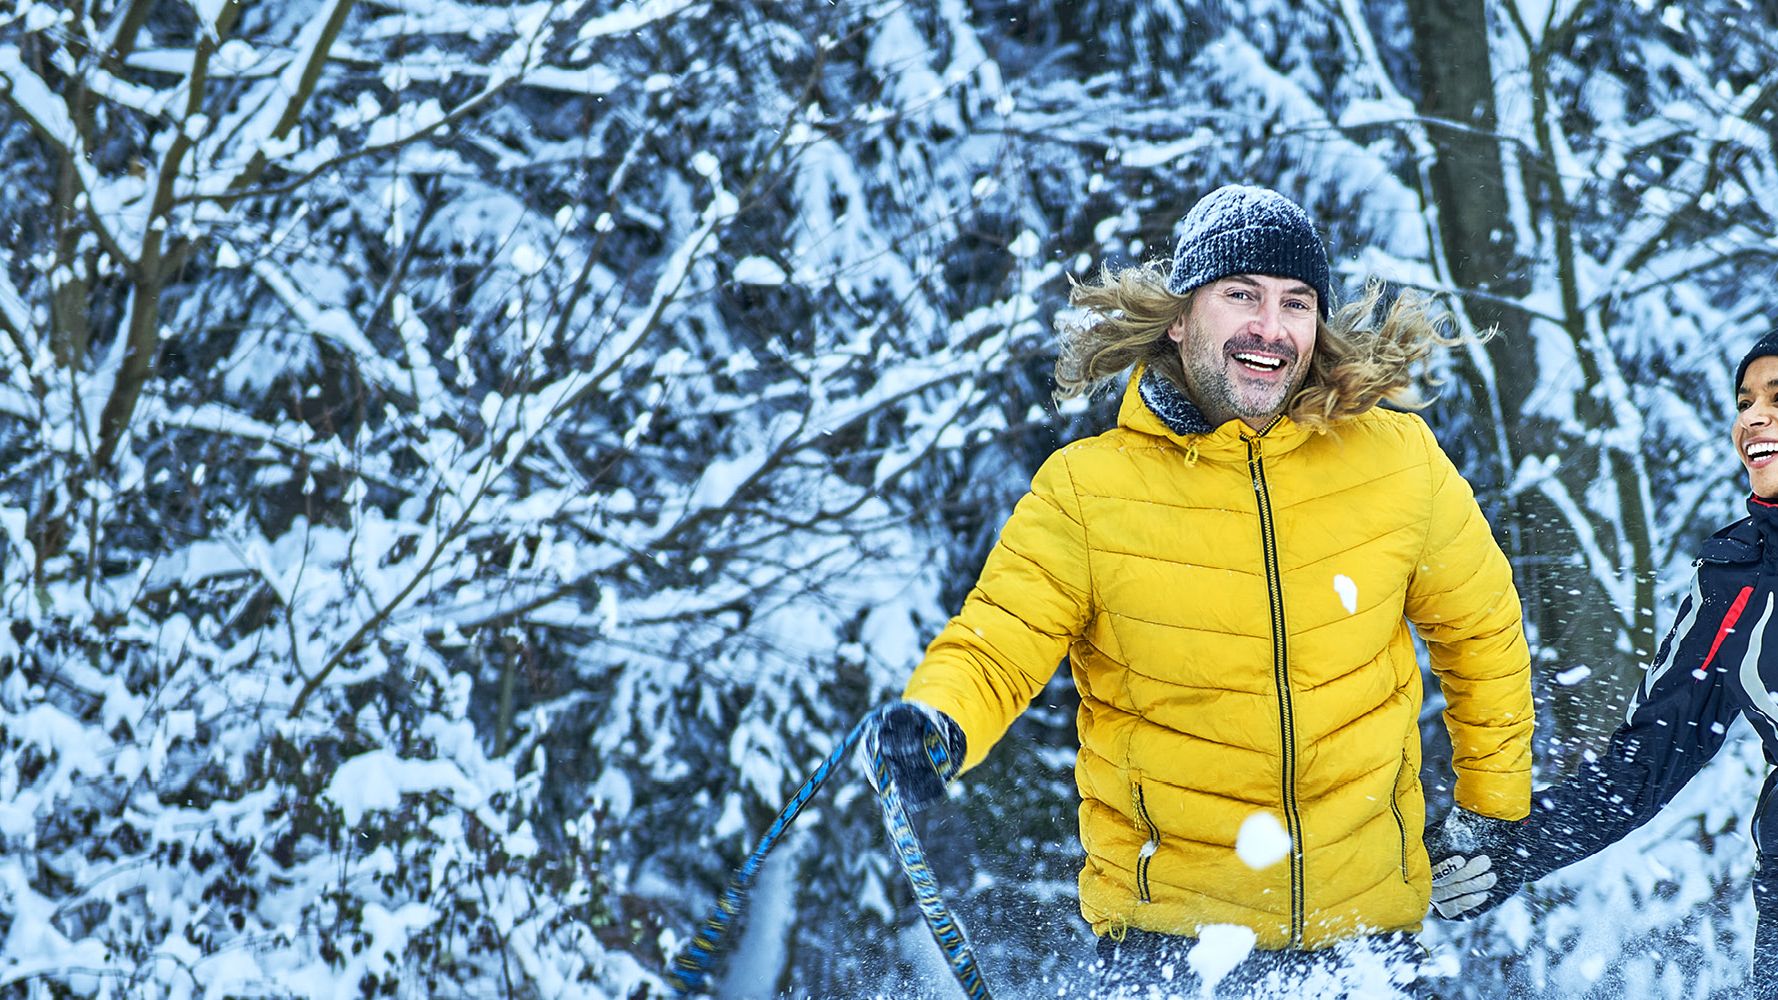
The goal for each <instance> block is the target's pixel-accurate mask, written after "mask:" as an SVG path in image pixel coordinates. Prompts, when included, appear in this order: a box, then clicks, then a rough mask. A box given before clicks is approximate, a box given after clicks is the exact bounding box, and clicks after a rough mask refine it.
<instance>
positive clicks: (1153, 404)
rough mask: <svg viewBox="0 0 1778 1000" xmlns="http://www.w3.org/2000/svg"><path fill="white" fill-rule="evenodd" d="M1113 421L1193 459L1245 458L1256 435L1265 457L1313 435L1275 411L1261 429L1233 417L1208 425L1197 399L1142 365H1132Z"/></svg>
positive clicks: (1242, 459) (1231, 459)
mask: <svg viewBox="0 0 1778 1000" xmlns="http://www.w3.org/2000/svg"><path fill="white" fill-rule="evenodd" d="M1117 423H1118V426H1120V427H1124V428H1127V429H1129V430H1132V431H1136V432H1138V433H1141V434H1151V435H1153V436H1155V437H1162V438H1167V439H1169V440H1171V441H1173V442H1174V443H1176V444H1178V445H1179V446H1180V447H1181V448H1184V449H1185V450H1186V453H1187V454H1188V455H1192V456H1194V458H1193V460H1194V461H1195V460H1196V458H1208V459H1212V460H1216V461H1224V462H1234V461H1239V462H1245V461H1246V460H1247V440H1248V439H1249V438H1254V437H1258V438H1261V439H1262V440H1263V441H1264V442H1265V443H1264V445H1263V446H1262V447H1263V450H1264V453H1265V454H1266V455H1267V456H1273V455H1281V454H1283V453H1285V452H1288V451H1293V450H1295V449H1296V447H1297V446H1298V445H1301V444H1302V443H1303V442H1305V441H1307V440H1308V439H1309V438H1310V437H1312V436H1313V434H1312V433H1311V432H1310V431H1308V430H1306V429H1304V428H1303V427H1302V425H1300V424H1298V423H1296V422H1295V421H1293V420H1291V419H1290V418H1289V417H1285V416H1280V417H1279V418H1278V419H1277V420H1276V421H1274V422H1273V424H1272V426H1270V427H1268V428H1267V429H1266V430H1264V431H1255V430H1254V429H1253V428H1251V427H1249V426H1247V424H1245V423H1244V422H1242V421H1241V420H1239V419H1237V418H1230V419H1229V420H1227V421H1225V422H1224V423H1223V424H1222V426H1220V427H1213V426H1211V424H1210V421H1209V419H1208V418H1206V417H1205V416H1204V414H1203V412H1202V411H1201V410H1199V409H1198V407H1197V404H1196V403H1193V402H1192V401H1191V398H1190V397H1188V396H1187V395H1186V394H1185V393H1184V392H1182V391H1181V390H1180V389H1179V387H1178V386H1176V385H1174V384H1173V382H1172V380H1171V379H1168V378H1167V377H1166V376H1164V375H1162V374H1161V373H1160V372H1157V371H1154V370H1152V369H1150V368H1149V367H1148V366H1146V365H1137V366H1136V370H1135V371H1134V372H1132V373H1131V374H1130V382H1129V384H1128V385H1127V386H1125V387H1124V398H1123V403H1122V404H1121V405H1120V406H1119V407H1118V412H1117Z"/></svg>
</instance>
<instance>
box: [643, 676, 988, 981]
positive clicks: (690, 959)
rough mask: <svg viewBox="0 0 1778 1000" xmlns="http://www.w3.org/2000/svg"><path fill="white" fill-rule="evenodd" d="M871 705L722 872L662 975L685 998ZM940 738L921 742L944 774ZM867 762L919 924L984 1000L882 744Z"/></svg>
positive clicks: (854, 739)
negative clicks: (711, 902) (748, 850)
mask: <svg viewBox="0 0 1778 1000" xmlns="http://www.w3.org/2000/svg"><path fill="white" fill-rule="evenodd" d="M881 711H883V709H880V708H879V709H876V710H875V711H873V712H871V713H870V714H869V715H866V716H865V717H864V718H863V719H860V720H859V721H858V724H857V725H855V726H853V727H852V731H851V732H849V733H847V734H846V738H845V739H843V740H841V741H840V745H839V746H837V747H834V749H833V752H832V753H830V754H828V755H827V759H826V760H823V761H822V762H821V765H820V766H819V767H817V768H815V773H814V774H811V775H809V779H808V780H807V781H805V782H803V784H802V787H801V788H798V789H797V790H796V794H795V795H792V796H791V797H790V801H789V802H786V803H785V804H784V808H783V809H780V810H779V811H778V816H777V818H776V819H774V820H772V825H771V826H770V827H767V828H766V832H765V835H764V836H762V837H760V838H759V844H758V845H757V846H756V847H754V848H753V853H752V854H750V855H748V856H747V860H746V861H743V862H742V863H741V867H739V868H737V869H735V874H734V876H733V877H732V878H730V879H729V883H728V886H727V887H726V888H724V889H723V890H722V895H720V896H718V897H717V898H716V906H715V908H714V909H712V910H711V911H710V916H709V917H707V918H706V919H705V920H704V923H703V924H702V925H701V926H700V927H699V928H698V933H697V934H696V936H694V937H693V938H692V939H691V943H690V944H689V945H687V946H686V947H685V950H683V951H681V952H680V953H679V957H678V958H675V959H674V960H673V966H672V968H670V969H668V970H667V982H668V984H669V985H670V986H671V987H672V989H673V995H674V996H675V997H687V996H691V995H693V994H695V993H697V992H698V991H699V990H700V989H702V988H703V986H704V982H705V980H706V979H708V978H709V975H710V970H711V968H712V966H714V965H715V964H716V953H717V952H718V951H719V950H720V949H721V948H722V943H723V937H724V936H725V935H726V934H727V933H728V929H729V925H730V924H731V923H733V922H734V919H735V918H736V917H737V916H739V915H740V913H741V910H742V909H743V908H744V907H745V906H746V903H747V894H748V893H749V892H751V891H753V883H754V880H755V879H757V878H758V877H759V869H760V867H761V866H762V865H764V864H765V859H766V855H768V854H770V853H771V851H772V848H773V847H775V846H776V845H777V843H778V841H779V839H780V838H782V837H783V836H784V831H785V830H787V829H789V828H790V824H791V823H792V822H793V821H794V820H795V819H796V817H797V814H798V813H801V812H802V811H803V807H804V806H806V805H808V804H809V800H810V799H811V798H813V797H814V796H815V793H816V792H818V791H820V790H821V786H822V785H824V784H826V783H827V779H828V778H829V777H831V776H832V775H833V772H834V768H835V767H837V766H838V765H839V764H840V762H841V761H843V760H845V759H846V756H847V755H848V754H850V753H851V752H852V748H853V747H855V746H857V745H858V741H859V739H860V738H861V737H862V736H863V735H864V730H865V727H866V726H868V725H869V724H870V723H871V721H872V720H873V719H875V718H876V716H877V713H879V712H881ZM943 742H944V741H942V740H932V741H929V742H928V743H927V753H928V754H931V755H932V758H933V766H934V767H935V768H936V769H937V770H938V771H939V773H940V774H944V773H948V770H949V759H948V757H947V756H946V750H945V748H944V746H943ZM870 766H871V769H872V770H873V771H875V778H876V785H877V788H878V792H877V804H878V805H879V806H880V807H881V808H882V812H883V826H884V828H885V829H886V830H887V831H888V832H889V842H890V843H891V844H892V845H894V847H895V860H896V861H897V862H899V863H900V864H901V871H902V874H904V875H906V876H907V879H908V884H909V885H911V886H913V888H914V900H915V902H916V903H917V904H918V905H919V907H920V915H921V916H923V917H924V918H925V919H926V927H927V929H929V930H930V931H932V938H933V940H935V941H937V942H938V946H939V949H940V950H941V951H943V952H944V955H945V961H946V964H948V965H949V966H950V968H951V974H952V975H954V976H956V977H957V985H959V986H961V987H963V994H964V996H966V997H968V998H969V1000H990V998H989V994H988V987H987V984H986V983H984V982H982V974H981V969H980V967H979V966H977V965H976V961H975V952H974V951H972V950H971V949H970V947H969V939H968V937H966V936H965V935H964V933H963V927H962V925H961V924H959V923H957V921H956V919H955V918H953V917H952V916H951V911H950V910H949V909H947V908H946V906H945V901H944V897H943V895H942V894H941V893H940V892H939V888H938V880H937V879H936V878H934V877H933V875H932V868H931V866H929V865H928V864H927V863H926V852H925V851H924V850H923V849H922V848H921V846H920V838H919V836H918V835H917V834H915V833H914V825H913V823H911V822H910V821H909V820H908V814H907V810H906V809H905V808H904V807H903V806H902V802H901V792H900V790H899V789H897V788H896V787H895V779H894V778H893V777H891V776H890V773H889V762H888V761H887V760H886V759H884V757H883V753H882V751H881V750H877V751H876V752H874V753H873V754H872V755H871V760H870Z"/></svg>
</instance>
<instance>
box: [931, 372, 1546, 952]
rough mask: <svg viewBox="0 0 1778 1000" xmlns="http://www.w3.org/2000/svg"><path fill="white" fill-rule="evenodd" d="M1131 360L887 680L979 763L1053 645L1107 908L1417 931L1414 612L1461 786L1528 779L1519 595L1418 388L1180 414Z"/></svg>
mask: <svg viewBox="0 0 1778 1000" xmlns="http://www.w3.org/2000/svg"><path fill="white" fill-rule="evenodd" d="M1140 377H1141V375H1140V373H1138V374H1137V376H1136V377H1133V378H1132V379H1131V381H1130V387H1129V389H1128V390H1127V391H1126V393H1125V395H1124V400H1123V406H1122V409H1121V412H1120V413H1119V416H1118V424H1119V426H1118V427H1117V428H1116V429H1114V430H1111V431H1109V432H1107V433H1105V434H1101V435H1099V436H1098V437H1094V438H1089V439H1087V440H1083V441H1077V442H1075V443H1073V444H1070V445H1068V446H1067V447H1064V448H1062V449H1061V450H1060V451H1057V452H1056V453H1055V454H1053V455H1051V456H1050V458H1049V459H1048V460H1047V461H1045V462H1044V464H1043V467H1042V468H1041V469H1039V470H1038V472H1037V475H1036V477H1035V478H1034V479H1033V481H1032V483H1031V492H1030V493H1029V494H1028V495H1027V496H1026V497H1025V498H1024V499H1023V500H1021V501H1020V502H1019V504H1018V506H1017V508H1016V509H1015V510H1014V512H1013V515H1012V517H1011V518H1010V519H1009V520H1008V521H1007V523H1006V526H1005V528H1004V529H1003V530H1002V533H1001V535H1000V540H999V542H998V544H997V545H996V546H995V547H994V550H993V551H992V553H991V554H990V555H989V556H988V560H987V564H986V565H985V567H984V568H983V570H982V575H981V579H980V580H979V581H978V583H977V584H976V587H975V589H974V590H973V591H972V592H971V593H970V594H969V596H968V598H967V600H966V601H965V602H964V606H963V610H962V611H961V612H960V613H959V614H958V615H957V617H956V618H954V619H953V620H952V621H951V622H950V624H949V625H948V626H947V627H946V628H945V629H944V630H943V631H942V632H941V633H940V634H939V636H938V637H937V639H935V640H934V641H933V643H932V645H931V647H930V648H929V649H928V650H927V653H926V657H925V659H924V660H923V661H922V663H921V664H920V666H919V668H918V669H917V670H916V671H915V673H914V676H913V678H912V680H911V681H910V682H909V684H908V687H907V689H906V692H905V697H906V698H908V699H911V700H917V701H921V702H924V703H926V704H929V705H932V706H933V707H935V708H938V709H940V710H942V711H944V712H946V713H947V714H949V715H950V716H951V717H952V718H954V719H956V720H957V722H958V723H959V724H960V725H961V726H962V728H963V731H964V733H965V735H966V736H967V739H968V753H967V758H966V760H965V762H964V763H965V767H966V768H967V767H973V766H974V765H975V764H977V763H979V762H980V761H981V760H982V758H983V756H985V755H986V754H987V752H988V749H989V748H990V747H992V746H993V745H994V743H995V742H996V741H997V740H999V739H1000V737H1001V736H1002V735H1003V734H1004V733H1005V731H1006V728H1007V727H1008V726H1009V725H1010V724H1011V723H1012V721H1013V719H1014V718H1015V717H1016V716H1017V715H1018V714H1019V713H1020V712H1022V711H1023V710H1024V709H1025V707H1026V705H1028V704H1029V703H1030V701H1031V699H1032V698H1033V697H1034V696H1036V694H1037V692H1038V691H1039V690H1041V689H1042V688H1043V686H1044V684H1045V682H1046V681H1047V680H1048V679H1049V677H1050V675H1051V674H1052V673H1053V672H1054V670H1055V666H1056V664H1057V663H1058V662H1059V661H1060V660H1061V658H1062V657H1063V655H1064V654H1066V655H1067V657H1068V660H1069V664H1070V667H1071V669H1072V672H1073V676H1074V683H1075V686H1076V688H1077V689H1078V690H1079V693H1080V716H1079V733H1080V744H1081V746H1080V753H1079V757H1078V759H1077V762H1076V765H1075V777H1076V782H1077V784H1078V786H1079V789H1080V796H1081V804H1080V839H1081V842H1082V845H1083V846H1084V847H1085V849H1086V864H1085V867H1084V868H1083V870H1082V871H1081V875H1080V906H1081V912H1082V914H1083V915H1084V916H1085V917H1086V919H1087V921H1088V922H1089V923H1091V924H1092V926H1093V930H1094V931H1095V932H1096V933H1098V934H1102V935H1103V934H1112V935H1114V936H1121V934H1122V932H1123V930H1124V929H1125V928H1129V927H1135V928H1139V929H1142V930H1148V931H1155V932H1159V933H1165V934H1176V935H1185V936H1196V935H1197V932H1198V929H1199V928H1201V927H1204V926H1206V925H1209V924H1238V925H1242V926H1246V927H1250V928H1252V929H1253V930H1254V931H1255V932H1256V933H1257V934H1258V944H1259V947H1261V948H1271V949H1278V948H1311V949H1313V948H1319V947H1325V946H1327V945H1330V944H1333V943H1335V942H1337V941H1339V940H1342V939H1344V938H1348V937H1352V936H1354V935H1357V934H1362V933H1373V932H1385V931H1393V930H1407V931H1414V930H1417V929H1418V928H1419V926H1420V922H1421V919H1422V918H1423V917H1424V916H1425V914H1426V907H1427V901H1428V897H1429V894H1430V889H1431V876H1430V873H1429V869H1428V863H1427V857H1426V850H1425V847H1424V845H1423V844H1422V841H1421V830H1422V827H1423V825H1424V822H1425V800H1424V797H1423V793H1422V790H1421V787H1420V777H1419V775H1420V736H1419V729H1418V727H1417V720H1418V717H1419V712H1420V700H1421V691H1420V669H1419V666H1418V664H1417V662H1416V660H1415V654H1414V644H1413V640H1412V638H1411V633H1410V624H1409V623H1410V622H1411V623H1412V626H1413V627H1414V628H1415V629H1417V630H1418V632H1419V635H1420V637H1421V638H1422V639H1423V640H1424V641H1425V643H1426V646H1427V649H1428V650H1429V652H1430V655H1431V660H1432V670H1433V673H1434V674H1435V675H1436V676H1437V677H1438V679H1439V682H1440V684H1441V685H1442V686H1443V688H1444V691H1445V696H1446V699H1447V703H1448V706H1449V707H1448V708H1447V709H1446V711H1445V723H1446V725H1447V727H1448V728H1449V730H1450V733H1451V742H1452V745H1453V747H1454V758H1455V759H1454V766H1455V771H1456V789H1455V794H1456V800H1457V802H1458V804H1460V805H1462V806H1463V807H1464V808H1466V809H1469V810H1471V811H1473V812H1477V813H1482V814H1484V815H1488V816H1494V817H1499V818H1501V819H1517V818H1520V817H1523V816H1524V815H1526V813H1527V812H1528V810H1529V806H1530V793H1531V728H1532V706H1531V686H1530V665H1529V658H1528V655H1527V652H1526V647H1525V640H1524V634H1523V631H1522V629H1521V626H1520V620H1519V600H1518V595H1517V593H1516V592H1515V591H1514V589H1513V584H1512V571H1511V569H1510V567H1509V566H1508V564H1507V561H1506V559H1505V557H1504V556H1503V555H1502V554H1501V552H1500V549H1499V547H1498V546H1497V545H1496V544H1495V542H1494V539H1493V537H1492V535H1491V534H1490V533H1489V530H1488V525H1487V523H1486V522H1485V521H1484V520H1483V517H1482V514H1481V511H1480V510H1479V509H1478V508H1477V506H1476V503H1475V500H1474V497H1473V495H1472V494H1471V492H1470V489H1469V485H1468V484H1467V483H1466V482H1464V480H1463V479H1462V477H1461V476H1460V475H1459V474H1458V473H1457V470H1456V469H1455V468H1454V467H1453V466H1452V465H1451V462H1450V460H1449V459H1448V458H1447V457H1446V456H1445V454H1444V452H1443V451H1442V450H1440V448H1439V446H1438V443H1437V442H1436V441H1434V440H1433V437H1432V433H1431V432H1430V431H1429V430H1428V429H1427V427H1426V424H1425V423H1424V422H1423V421H1422V420H1421V419H1420V418H1419V417H1417V416H1413V415H1411V414H1404V413H1397V412H1391V411H1385V410H1373V411H1371V412H1369V413H1366V414H1364V415H1362V416H1358V417H1355V418H1351V419H1349V420H1346V421H1343V422H1341V423H1340V424H1339V425H1337V428H1336V429H1335V430H1334V431H1332V432H1330V433H1327V434H1315V433H1312V432H1309V431H1307V430H1305V429H1303V428H1302V427H1300V426H1298V425H1296V424H1294V423H1292V422H1291V421H1289V420H1288V419H1280V420H1279V421H1278V422H1277V423H1275V424H1274V425H1273V426H1272V427H1270V428H1269V429H1268V430H1267V431H1266V432H1264V433H1255V432H1253V431H1252V430H1251V429H1250V428H1248V427H1246V426H1245V425H1244V424H1242V423H1240V422H1239V421H1230V422H1229V423H1227V424H1225V425H1223V426H1222V427H1219V428H1217V429H1215V430H1214V431H1211V432H1209V433H1204V434H1181V433H1176V432H1174V431H1173V430H1171V429H1170V428H1169V426H1168V424H1166V423H1164V422H1163V421H1162V420H1161V419H1160V417H1158V416H1157V415H1156V413H1155V412H1154V410H1153V409H1151V408H1150V406H1149V405H1148V404H1147V403H1146V402H1145V401H1144V398H1143V394H1142V393H1141V392H1139V391H1138V389H1137V385H1138V381H1139V379H1140ZM1155 382H1157V383H1159V384H1161V385H1162V387H1163V388H1165V389H1166V390H1167V391H1169V392H1172V393H1173V394H1174V395H1175V396H1177V397H1178V398H1179V399H1183V398H1184V397H1183V396H1180V395H1179V394H1178V392H1177V390H1174V389H1171V387H1170V386H1167V385H1166V384H1165V383H1162V382H1160V380H1159V379H1158V378H1156V379H1155ZM1187 405H1189V404H1187ZM1194 412H1195V411H1194ZM1200 419H1201V418H1200ZM1244 827H1247V831H1248V832H1247V833H1246V834H1245V835H1243V828H1244ZM1284 835H1288V838H1289V840H1288V847H1286V846H1284V845H1285V841H1284Z"/></svg>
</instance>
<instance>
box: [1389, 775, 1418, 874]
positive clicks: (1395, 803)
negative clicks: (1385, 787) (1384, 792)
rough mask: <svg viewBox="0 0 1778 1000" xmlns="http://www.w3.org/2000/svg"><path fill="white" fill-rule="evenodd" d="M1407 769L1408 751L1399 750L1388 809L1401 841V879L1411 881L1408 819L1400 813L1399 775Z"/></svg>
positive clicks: (1396, 833)
mask: <svg viewBox="0 0 1778 1000" xmlns="http://www.w3.org/2000/svg"><path fill="white" fill-rule="evenodd" d="M1407 769H1408V752H1407V751H1406V750H1403V751H1402V752H1401V766H1399V767H1397V768H1396V769H1395V786H1394V787H1393V788H1390V789H1389V811H1390V812H1392V813H1394V814H1395V835H1396V836H1397V837H1398V838H1400V842H1401V880H1402V881H1403V882H1411V881H1413V880H1412V879H1410V878H1408V821H1407V820H1406V819H1404V818H1402V815H1401V776H1402V775H1403V774H1404V773H1406V772H1407Z"/></svg>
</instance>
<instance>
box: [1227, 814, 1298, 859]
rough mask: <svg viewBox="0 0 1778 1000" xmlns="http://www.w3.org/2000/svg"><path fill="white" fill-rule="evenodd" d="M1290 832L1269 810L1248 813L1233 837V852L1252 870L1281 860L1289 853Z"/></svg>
mask: <svg viewBox="0 0 1778 1000" xmlns="http://www.w3.org/2000/svg"><path fill="white" fill-rule="evenodd" d="M1290 846H1291V845H1290V833H1289V831H1287V830H1285V829H1284V824H1282V823H1280V822H1278V817H1276V816H1274V815H1272V814H1271V813H1269V812H1263V811H1262V812H1255V813H1249V814H1248V816H1247V818H1246V819H1244V820H1242V821H1241V832H1240V833H1239V834H1237V835H1236V837H1235V854H1236V855H1238V856H1239V857H1240V859H1241V861H1242V862H1243V863H1245V864H1246V865H1247V867H1249V868H1252V869H1253V870H1254V871H1259V870H1260V869H1263V868H1270V867H1271V866H1273V865H1275V864H1277V863H1278V862H1280V861H1283V860H1284V859H1285V858H1286V857H1288V856H1289V855H1290Z"/></svg>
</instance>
